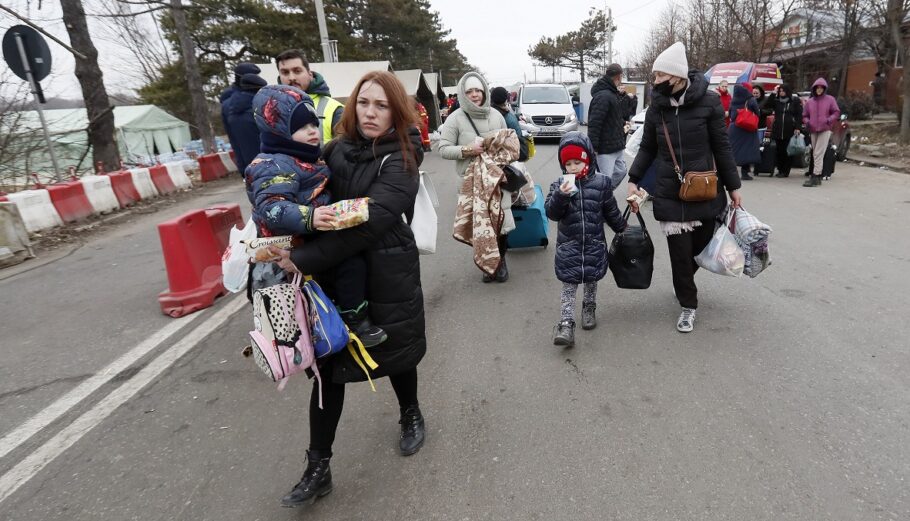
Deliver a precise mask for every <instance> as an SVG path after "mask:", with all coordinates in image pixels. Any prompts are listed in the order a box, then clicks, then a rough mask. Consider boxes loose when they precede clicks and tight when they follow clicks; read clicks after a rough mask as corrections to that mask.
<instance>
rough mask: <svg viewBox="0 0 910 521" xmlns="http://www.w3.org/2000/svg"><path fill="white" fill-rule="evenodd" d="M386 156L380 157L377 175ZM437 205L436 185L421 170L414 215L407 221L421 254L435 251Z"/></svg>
mask: <svg viewBox="0 0 910 521" xmlns="http://www.w3.org/2000/svg"><path fill="white" fill-rule="evenodd" d="M388 158H389V155H386V156H385V157H383V158H382V162H380V163H379V173H378V174H377V175H382V167H383V165H385V160H386V159H388ZM438 207H439V197H438V196H437V195H436V187H435V186H433V181H432V180H431V179H430V176H429V175H428V174H427V173H426V172H423V171H421V172H420V188H418V189H417V199H415V200H414V217H413V218H412V219H411V222H410V223H408V225H409V226H410V227H411V231H412V232H413V233H414V242H416V243H417V251H418V252H419V253H420V254H421V255H432V254H434V253H436V232H437V231H438V229H439V218H438V217H437V216H436V208H438ZM402 218H403V219H404V222H406V223H407V222H408V219H407V216H404V215H402Z"/></svg>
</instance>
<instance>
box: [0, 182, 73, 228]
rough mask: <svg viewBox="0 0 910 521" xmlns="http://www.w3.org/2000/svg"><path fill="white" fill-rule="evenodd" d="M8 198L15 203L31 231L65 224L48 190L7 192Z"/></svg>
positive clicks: (26, 226)
mask: <svg viewBox="0 0 910 521" xmlns="http://www.w3.org/2000/svg"><path fill="white" fill-rule="evenodd" d="M6 198H7V199H9V201H10V202H11V203H15V204H16V206H17V207H18V208H19V214H20V215H21V216H22V221H23V222H24V223H25V229H26V230H28V231H29V232H30V233H31V232H37V231H40V230H46V229H48V228H53V227H54V226H60V225H62V224H63V219H62V218H61V217H60V213H59V212H57V209H56V208H54V204H53V203H52V202H51V196H50V193H49V192H48V191H47V190H44V189H41V190H23V191H21V192H16V193H12V194H7V195H6Z"/></svg>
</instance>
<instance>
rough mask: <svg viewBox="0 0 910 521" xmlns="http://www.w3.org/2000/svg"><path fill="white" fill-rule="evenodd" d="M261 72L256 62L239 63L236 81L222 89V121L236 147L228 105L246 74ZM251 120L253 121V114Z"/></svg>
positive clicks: (235, 69) (235, 71)
mask: <svg viewBox="0 0 910 521" xmlns="http://www.w3.org/2000/svg"><path fill="white" fill-rule="evenodd" d="M259 72H260V69H259V66H258V65H256V64H255V63H249V62H241V63H238V64H237V66H236V67H234V82H233V83H231V84H230V86H228V88H226V89H224V90H223V91H221V94H219V95H218V101H219V102H220V103H221V123H222V125H223V126H224V132H225V134H227V137H228V141H230V142H231V146H232V147H235V148H236V145H235V143H237V142H238V141H237V138H235V137H234V135H233V129H232V128H231V126H230V124H228V107H229V106H230V105H229V103H228V101H229V100H230V99H231V98H232V97H233V96H234V94H237V93H238V92H240V79H241V78H242V77H243V75H244V74H259ZM250 102H252V98H250ZM250 121H251V122H252V116H251V119H250ZM253 126H254V127H255V126H256V124H255V123H253ZM256 135H257V138H256V143H259V138H258V135H259V132H258V131H257V132H256ZM234 153H235V154H236V153H237V152H236V151H235V152H234ZM258 153H259V149H258V148H257V149H256V152H255V153H253V156H255V155H256V154H258ZM250 158H251V159H252V156H250ZM237 167H238V168H240V165H237ZM240 175H243V169H240Z"/></svg>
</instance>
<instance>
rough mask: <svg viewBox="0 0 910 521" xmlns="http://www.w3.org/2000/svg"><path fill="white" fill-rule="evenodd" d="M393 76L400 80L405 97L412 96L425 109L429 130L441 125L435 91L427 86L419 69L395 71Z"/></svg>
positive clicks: (424, 77)
mask: <svg viewBox="0 0 910 521" xmlns="http://www.w3.org/2000/svg"><path fill="white" fill-rule="evenodd" d="M395 76H397V77H398V79H399V80H401V83H402V85H404V90H405V92H406V93H407V95H408V96H414V98H416V99H417V100H418V101H420V102H421V103H423V106H424V107H425V108H426V109H427V115H428V116H429V119H430V130H436V129H437V128H439V126H440V125H442V118H441V117H440V116H439V101H438V100H437V99H436V93H435V92H434V91H435V89H433V88H431V87H430V86H429V85H427V79H426V75H424V73H423V71H421V70H420V69H410V70H407V71H395Z"/></svg>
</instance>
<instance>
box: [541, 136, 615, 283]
mask: <svg viewBox="0 0 910 521" xmlns="http://www.w3.org/2000/svg"><path fill="white" fill-rule="evenodd" d="M570 144H572V145H579V146H581V147H584V149H585V150H587V151H588V157H590V158H591V166H590V167H589V168H590V170H589V172H588V175H587V176H586V177H584V178H583V179H576V181H575V186H577V187H578V192H576V193H575V194H574V195H565V194H563V193H562V192H561V191H559V184H560V180H559V179H558V180H556V181H554V182H553V184H552V185H550V193H549V195H547V202H546V209H547V217H549V218H550V219H551V220H553V221H557V222H559V226H558V227H557V230H558V232H557V237H556V278H557V279H559V280H560V281H561V282H568V283H570V284H581V283H584V282H596V281H598V280H600V279H602V278H603V277H604V275H605V274H606V273H607V249H608V246H607V239H606V236H605V234H604V223H606V224H608V225H610V228H611V229H613V231H614V232H616V233H619V232H621V231H622V230H623V229H625V227H626V223H625V221H623V219H622V214H620V213H619V208H618V207H617V205H616V198H614V197H613V186H612V184H611V182H610V177H609V176H606V175H604V174H602V173H600V172H599V171H598V170H597V161H596V160H595V158H596V155H595V154H594V146H593V145H592V144H591V140H590V139H588V136H585V135H584V134H581V133H580V132H569V133H568V134H566V135H565V137H563V138H562V140H561V141H560V142H559V150H560V151H561V150H562V148H563V147H565V146H566V145H570ZM557 157H559V156H558V154H557ZM565 173H566V172H565V170H563V174H565Z"/></svg>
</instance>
